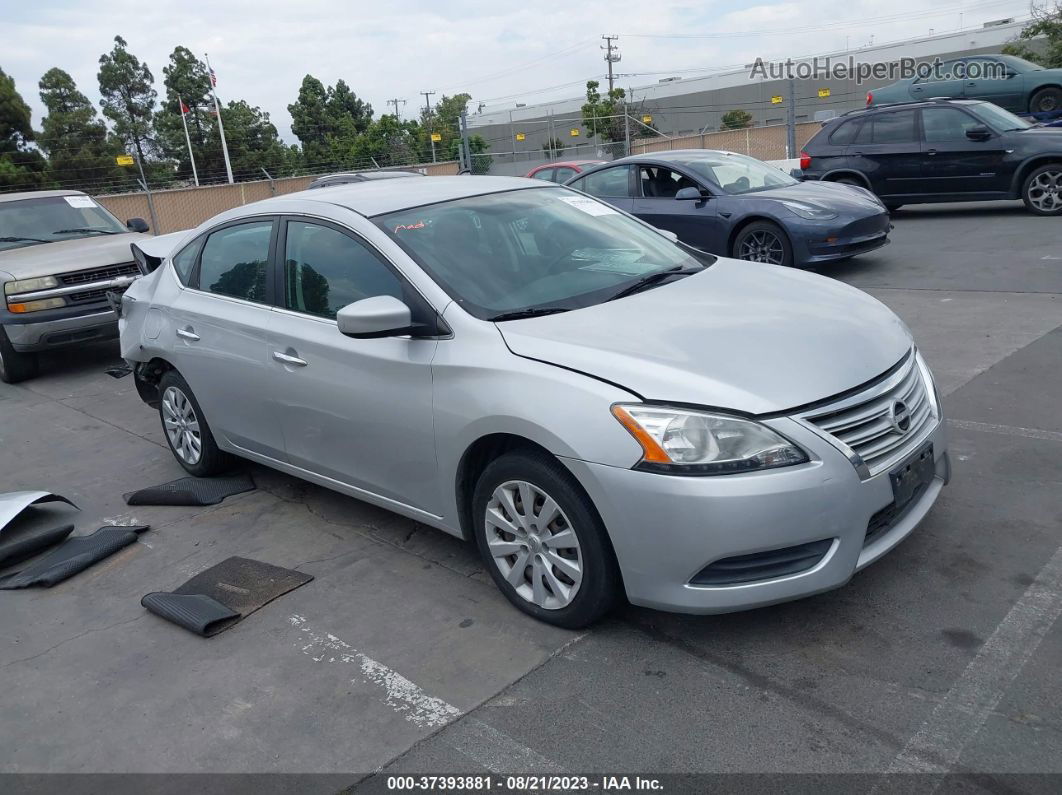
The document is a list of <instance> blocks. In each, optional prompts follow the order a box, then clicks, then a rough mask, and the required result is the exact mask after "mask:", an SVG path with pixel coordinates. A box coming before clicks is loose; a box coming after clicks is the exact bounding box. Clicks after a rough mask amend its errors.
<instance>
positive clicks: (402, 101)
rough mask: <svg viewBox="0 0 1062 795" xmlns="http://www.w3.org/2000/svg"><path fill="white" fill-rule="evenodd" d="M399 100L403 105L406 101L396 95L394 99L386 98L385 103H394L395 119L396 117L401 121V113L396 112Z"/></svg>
mask: <svg viewBox="0 0 1062 795" xmlns="http://www.w3.org/2000/svg"><path fill="white" fill-rule="evenodd" d="M400 102H401V103H402V104H403V105H405V104H406V101H405V100H404V99H398V97H395V98H394V99H389V100H387V104H388V105H394V106H395V118H396V119H398V120H399V121H401V120H402V114H400V113H399V112H398V103H400Z"/></svg>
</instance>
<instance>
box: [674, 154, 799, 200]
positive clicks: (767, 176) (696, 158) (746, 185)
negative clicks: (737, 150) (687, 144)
mask: <svg viewBox="0 0 1062 795" xmlns="http://www.w3.org/2000/svg"><path fill="white" fill-rule="evenodd" d="M675 162H676V163H678V164H679V165H681V166H685V167H686V168H687V169H688V170H690V171H692V172H694V173H695V174H698V175H700V176H702V177H704V178H705V179H706V180H708V182H710V183H713V184H715V185H718V186H719V187H720V188H722V189H723V191H724V192H725V193H729V194H732V195H739V194H742V193H754V192H756V191H761V190H770V189H771V188H783V187H786V186H788V185H796V184H797V181H796V180H795V179H793V178H792V177H791V176H789V175H788V174H785V173H783V172H782V171H781V170H779V169H777V168H775V167H774V166H769V165H767V164H766V163H764V162H763V161H762V160H757V159H756V158H754V157H749V156H748V155H739V154H734V153H729V154H713V155H691V156H689V157H688V158H682V159H679V158H675Z"/></svg>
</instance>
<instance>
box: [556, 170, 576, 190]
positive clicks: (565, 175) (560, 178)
mask: <svg viewBox="0 0 1062 795" xmlns="http://www.w3.org/2000/svg"><path fill="white" fill-rule="evenodd" d="M577 173H579V172H577V171H576V170H575V169H574V168H568V167H567V166H562V167H561V168H558V169H557V173H556V176H554V178H553V181H554V182H556V183H557V184H558V185H563V184H564V183H565V182H567V181H568V180H570V179H571V178H572V177H574V176H575V175H576V174H577Z"/></svg>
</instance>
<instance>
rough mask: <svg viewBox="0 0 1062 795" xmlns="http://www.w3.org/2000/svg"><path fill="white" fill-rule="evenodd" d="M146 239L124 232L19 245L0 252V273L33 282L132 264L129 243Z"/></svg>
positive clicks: (144, 236)
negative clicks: (72, 273) (61, 274)
mask: <svg viewBox="0 0 1062 795" xmlns="http://www.w3.org/2000/svg"><path fill="white" fill-rule="evenodd" d="M150 237H151V236H150V235H141V234H137V233H136V232H126V233H124V234H118V235H93V236H92V237H81V238H77V239H76V240H60V241H57V242H55V243H41V244H38V245H32V246H23V247H22V248H15V249H10V250H7V251H3V252H0V271H4V272H5V273H9V274H11V275H12V276H13V277H14V278H16V279H33V278H36V277H38V276H55V275H58V274H60V273H70V272H71V271H83V270H90V269H92V268H103V267H106V266H107V265H117V264H119V263H123V262H132V261H133V252H132V251H131V250H130V248H129V244H130V243H135V242H136V241H138V240H143V239H145V238H148V239H150Z"/></svg>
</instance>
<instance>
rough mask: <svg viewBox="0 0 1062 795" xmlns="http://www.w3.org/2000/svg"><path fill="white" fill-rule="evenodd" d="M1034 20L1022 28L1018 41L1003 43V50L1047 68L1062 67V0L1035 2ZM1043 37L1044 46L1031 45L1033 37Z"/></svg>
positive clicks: (1031, 11) (1032, 9)
mask: <svg viewBox="0 0 1062 795" xmlns="http://www.w3.org/2000/svg"><path fill="white" fill-rule="evenodd" d="M1029 11H1030V13H1031V14H1032V21H1031V22H1029V24H1028V25H1026V26H1025V27H1024V28H1022V30H1021V34H1019V36H1018V38H1017V40H1016V41H1011V42H1008V43H1007V44H1005V45H1003V52H1005V53H1006V54H1008V55H1017V56H1018V57H1019V58H1024V59H1026V60H1027V61H1032V62H1033V63H1037V64H1039V65H1040V66H1043V67H1044V68H1045V69H1058V68H1062V0H1054V2H1053V3H1049V2H1047V1H1046V0H1044V2H1039V3H1037V2H1035V1H1034V2H1033V3H1032V5H1031V7H1030V9H1029ZM1040 37H1043V39H1044V46H1043V47H1042V48H1039V47H1031V46H1030V45H1029V42H1030V40H1031V39H1036V38H1040Z"/></svg>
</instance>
